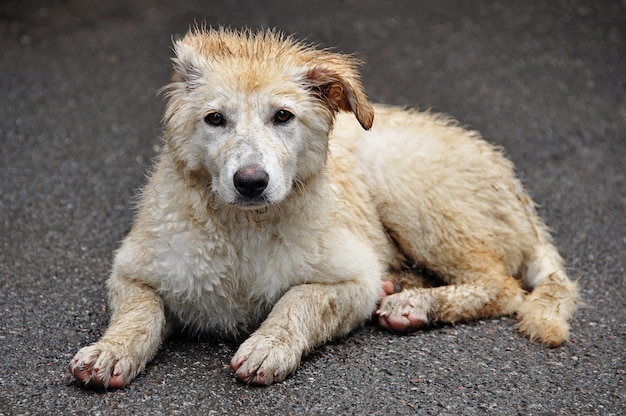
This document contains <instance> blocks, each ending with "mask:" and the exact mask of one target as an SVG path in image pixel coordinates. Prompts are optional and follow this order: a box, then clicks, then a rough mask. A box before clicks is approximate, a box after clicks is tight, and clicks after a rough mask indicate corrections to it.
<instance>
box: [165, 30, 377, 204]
mask: <svg viewBox="0 0 626 416" xmlns="http://www.w3.org/2000/svg"><path fill="white" fill-rule="evenodd" d="M174 49H175V52H176V57H175V58H174V60H173V61H174V75H173V82H172V83H171V84H170V85H168V86H167V87H166V91H167V96H168V97H169V101H168V104H167V109H166V113H165V122H166V138H167V141H168V146H169V147H170V149H171V151H172V152H173V157H174V160H175V162H176V164H177V167H178V168H179V169H182V170H184V171H186V172H194V173H196V174H198V173H201V174H203V175H205V176H208V178H207V180H208V181H210V188H211V192H213V193H214V194H215V195H216V196H217V197H218V199H219V200H221V201H222V202H223V203H225V204H228V205H236V206H241V207H245V208H252V209H254V208H260V207H263V206H265V205H267V204H278V203H280V202H281V201H282V200H284V199H285V198H286V197H287V195H289V193H290V191H291V190H292V188H293V187H294V186H298V184H297V183H298V182H304V181H306V179H307V178H309V177H310V176H312V175H314V174H316V173H317V172H319V171H320V170H321V169H323V168H324V165H325V162H326V154H327V140H328V134H329V131H330V129H331V128H332V124H333V119H334V116H335V114H336V112H337V111H340V110H344V111H352V112H354V114H355V116H356V117H357V119H358V120H359V122H360V123H361V125H362V126H363V127H364V128H366V129H369V128H370V127H371V124H372V121H373V110H372V108H371V106H370V105H369V103H368V101H367V98H366V96H365V94H364V93H363V90H362V87H361V84H360V82H359V80H358V74H357V72H356V65H357V62H356V61H355V60H354V59H353V58H351V57H348V56H344V55H339V54H334V53H330V52H327V51H319V50H315V49H314V48H312V47H310V46H307V45H303V44H300V43H296V42H294V41H293V40H291V39H289V38H284V37H283V36H281V35H280V34H277V33H274V32H262V33H261V32H260V33H258V34H254V33H251V32H244V33H238V32H231V31H228V30H219V31H216V30H208V31H204V30H195V31H191V32H190V33H189V34H188V35H187V36H186V37H185V38H183V39H182V40H180V41H177V42H175V44H174Z"/></svg>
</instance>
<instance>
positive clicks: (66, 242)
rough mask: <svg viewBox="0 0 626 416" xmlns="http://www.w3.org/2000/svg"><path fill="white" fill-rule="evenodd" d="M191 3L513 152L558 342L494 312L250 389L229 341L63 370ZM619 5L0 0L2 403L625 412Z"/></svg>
mask: <svg viewBox="0 0 626 416" xmlns="http://www.w3.org/2000/svg"><path fill="white" fill-rule="evenodd" d="M194 20H197V21H206V22H207V23H209V24H211V25H219V24H222V25H228V26H232V27H242V26H249V27H253V28H256V27H278V28H280V29H282V30H284V31H286V32H290V33H295V34H296V35H297V36H298V37H299V38H306V39H308V40H309V41H312V42H315V43H319V44H321V45H323V46H335V47H336V50H338V51H343V52H356V53H358V56H359V57H360V58H361V59H362V60H364V61H366V65H365V66H364V67H363V76H364V84H365V85H366V87H367V89H368V92H369V95H370V96H371V98H372V99H373V100H374V101H382V102H388V103H392V104H399V105H409V106H417V107H420V108H432V109H434V110H437V111H443V112H447V113H449V114H451V115H453V116H454V117H456V118H458V119H459V120H461V122H462V123H463V124H465V125H467V126H469V127H471V128H475V129H478V130H480V131H481V132H482V133H483V135H484V136H485V137H486V138H487V139H488V140H489V141H491V142H493V143H496V144H499V145H503V146H504V147H505V148H506V151H507V154H508V155H509V157H510V158H511V159H513V161H514V162H515V163H516V165H517V169H518V172H519V175H520V176H521V177H522V178H523V180H524V182H525V183H526V185H527V187H528V189H529V191H530V193H531V194H532V195H533V197H534V198H535V199H536V200H537V201H538V202H539V203H540V204H541V206H542V207H541V209H540V212H541V214H542V215H543V216H544V217H545V218H546V220H547V222H548V223H549V224H550V225H551V227H552V228H553V230H554V235H555V239H556V241H557V244H558V246H559V249H560V251H561V252H562V254H563V256H564V258H565V259H566V261H567V263H568V265H569V267H570V273H571V275H572V276H573V277H574V278H579V279H580V286H581V289H582V295H583V297H584V301H585V304H584V305H582V307H581V308H580V310H579V311H578V313H577V315H576V317H575V320H574V322H573V326H572V339H571V342H569V343H567V344H566V345H564V346H562V347H560V348H556V349H545V348H542V347H541V346H539V345H535V344H532V343H530V342H529V341H528V340H527V339H526V338H525V337H524V336H522V335H520V334H518V333H517V332H516V331H515V329H514V325H515V321H514V319H511V318H506V319H498V320H486V321H480V322H472V323H467V324H459V325H456V326H442V327H436V328H432V329H428V330H426V331H423V332H420V333H418V334H417V335H414V336H406V337H401V336H394V335H390V334H387V333H385V332H383V331H381V330H379V329H378V328H376V327H375V326H372V325H368V326H365V327H364V328H362V329H359V330H358V331H355V333H353V334H351V335H350V336H349V337H346V338H345V339H343V340H338V341H336V342H334V343H331V344H329V345H326V346H324V347H321V348H318V349H316V350H315V351H313V352H312V353H311V354H310V355H309V356H308V357H307V358H305V359H304V360H303V363H302V366H301V368H300V370H299V371H298V372H297V373H296V374H295V376H293V377H291V378H289V379H288V380H286V381H285V382H283V383H281V384H278V385H275V386H271V387H268V388H254V387H248V386H246V385H243V384H241V383H239V382H237V381H236V380H235V378H234V377H233V374H232V372H231V370H230V369H229V368H228V366H227V364H228V362H229V360H230V357H231V356H232V354H233V353H234V352H235V350H236V345H231V344H216V343H212V342H208V341H204V342H195V341H192V340H187V339H177V340H174V341H171V342H168V343H166V344H165V345H164V347H163V349H162V350H161V352H160V353H159V354H158V355H157V357H156V358H155V359H154V361H153V362H152V363H151V364H150V365H149V366H148V368H147V370H146V371H145V373H143V374H142V375H141V376H140V377H139V378H138V379H137V380H136V381H135V382H134V383H133V384H132V385H131V387H129V388H127V389H125V390H122V391H115V392H107V393H102V392H92V391H86V390H82V389H81V388H80V387H79V386H78V385H77V384H76V383H75V382H73V381H72V379H71V378H70V376H69V374H68V372H67V370H66V367H67V363H68V361H69V360H70V358H71V357H72V356H73V354H74V353H75V351H76V350H77V349H78V348H79V347H80V346H82V345H84V344H87V343H89V342H92V341H94V340H96V339H97V338H98V337H99V335H100V334H101V332H102V331H103V329H104V328H105V326H106V324H107V319H108V313H107V306H106V301H105V287H104V281H105V279H106V277H107V274H108V271H109V267H110V263H111V258H112V253H113V251H114V250H115V248H116V247H117V245H118V242H119V241H120V239H121V238H122V237H123V235H124V233H125V231H126V230H127V229H128V227H129V226H130V223H131V218H132V209H131V204H132V199H133V195H134V194H135V190H136V189H137V187H138V186H139V185H140V184H141V183H142V181H143V178H144V175H145V172H146V170H147V169H148V167H149V166H150V160H151V158H152V157H153V156H154V155H155V146H158V144H159V140H160V127H161V124H160V118H161V111H162V108H163V101H162V100H161V99H159V98H156V92H157V90H158V88H159V87H160V86H162V85H163V84H164V83H165V82H166V81H167V78H168V73H169V62H168V59H169V57H170V53H171V51H170V47H169V45H170V39H171V36H172V34H176V33H179V34H180V33H184V32H185V30H186V28H187V27H188V25H189V24H190V23H192V22H193V21H194ZM625 91H626V3H625V2H624V1H619V0H615V1H602V0H589V1H578V0H567V1H566V0H563V1H561V0H546V1H529V2H507V1H465V0H458V1H456V0H442V1H434V0H433V1H405V2H396V1H384V2H383V1H373V0H359V1H357V0H341V1H339V0H337V1H330V0H329V1H283V2H281V1H256V0H253V1H248V2H243V1H223V2H209V1H201V0H196V1H193V0H187V1H177V2H176V1H166V0H163V1H158V2H150V1H148V0H140V1H124V0H109V1H106V2H90V1H86V0H85V1H80V0H49V1H43V0H42V1H23V0H14V1H6V0H5V1H3V2H0V115H1V116H0V415H22V414H24V415H27V414H50V415H53V414H81V415H83V414H94V415H97V414H122V415H126V414H128V415H130V414H145V415H159V414H163V415H171V414H216V415H221V414H229V415H231V414H232V415H236V414H246V415H247V414H281V415H286V414H294V415H304V414H369V415H396V414H397V415H412V414H507V415H508V414H520V415H548V414H602V415H610V414H615V415H620V414H621V415H623V414H626V386H625V378H626V374H625V373H626V370H625V365H624V356H625V354H626V353H625V350H626V317H625V315H626V314H625V309H626V302H625V299H626V297H625V290H624V283H625V282H624V268H625V257H626V256H625V254H626V92H625Z"/></svg>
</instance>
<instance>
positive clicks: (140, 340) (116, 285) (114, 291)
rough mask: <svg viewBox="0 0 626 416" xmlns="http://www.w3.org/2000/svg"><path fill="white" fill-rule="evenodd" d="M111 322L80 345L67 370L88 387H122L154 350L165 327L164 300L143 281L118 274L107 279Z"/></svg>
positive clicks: (138, 370)
mask: <svg viewBox="0 0 626 416" xmlns="http://www.w3.org/2000/svg"><path fill="white" fill-rule="evenodd" d="M108 286H109V298H110V299H109V300H110V304H111V307H112V309H113V313H112V316H111V322H110V324H109V327H108V328H107V330H106V332H105V333H104V335H103V336H102V338H100V340H99V341H98V342H96V343H94V344H92V345H89V346H87V347H84V348H82V349H80V350H79V351H78V352H77V353H76V356H75V357H74V358H73V359H72V361H71V362H70V372H71V373H72V374H73V375H74V377H76V379H77V380H78V381H80V382H82V383H83V384H85V385H87V386H89V387H103V388H122V387H124V386H126V385H128V383H130V382H131V381H132V380H133V379H134V378H135V377H136V376H137V374H138V373H139V372H140V371H141V370H143V368H144V367H145V365H146V363H147V362H148V360H149V359H151V358H152V357H153V355H154V354H155V353H156V351H157V349H158V348H159V345H160V343H161V341H162V339H163V335H164V331H165V324H166V319H165V313H164V309H163V301H162V299H161V297H160V296H159V295H158V294H157V293H156V291H155V290H154V289H153V288H151V287H149V286H147V285H145V284H142V283H138V282H135V281H132V280H130V279H126V278H123V277H119V276H113V277H111V279H109V281H108Z"/></svg>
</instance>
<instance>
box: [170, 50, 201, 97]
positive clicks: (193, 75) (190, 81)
mask: <svg viewBox="0 0 626 416" xmlns="http://www.w3.org/2000/svg"><path fill="white" fill-rule="evenodd" d="M174 54H175V55H174V58H172V65H173V67H174V72H173V74H172V82H181V83H184V84H186V85H187V89H189V88H191V87H193V85H194V84H195V82H196V81H197V80H199V79H200V78H201V77H202V70H201V69H200V61H199V60H198V52H197V51H196V50H195V49H194V48H193V47H192V46H191V45H188V44H187V43H185V42H184V40H178V41H176V42H175V43H174Z"/></svg>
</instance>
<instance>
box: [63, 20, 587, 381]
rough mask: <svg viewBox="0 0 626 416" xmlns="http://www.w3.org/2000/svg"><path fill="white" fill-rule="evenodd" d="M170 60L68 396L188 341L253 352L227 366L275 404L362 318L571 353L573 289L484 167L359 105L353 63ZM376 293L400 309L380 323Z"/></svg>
mask: <svg viewBox="0 0 626 416" xmlns="http://www.w3.org/2000/svg"><path fill="white" fill-rule="evenodd" d="M174 48H175V52H176V57H175V58H174V60H173V62H174V75H173V77H172V83H171V84H170V85H168V86H167V87H166V88H165V94H166V96H167V98H168V103H167V108H166V112H165V143H164V145H163V149H162V152H161V155H160V157H159V160H158V162H157V164H156V167H155V169H154V172H153V174H152V176H151V177H150V179H149V182H148V183H147V185H146V186H145V188H144V189H143V192H142V194H141V199H140V203H139V209H138V213H137V217H136V220H135V223H134V226H133V228H132V230H131V232H130V234H129V235H128V236H127V237H126V239H125V240H124V242H123V244H122V246H121V248H120V249H119V251H118V252H117V254H116V257H115V262H114V265H113V271H112V275H111V277H110V279H109V281H108V288H109V294H110V304H111V308H112V317H111V322H110V325H109V328H108V329H107V331H106V332H105V334H104V335H103V337H102V338H101V339H100V340H99V341H98V342H96V343H94V344H92V345H90V346H88V347H85V348H83V349H81V350H80V351H79V352H78V353H77V354H76V356H75V357H74V359H73V360H72V361H71V363H70V371H71V372H72V373H73V374H74V376H75V377H76V378H77V379H78V380H80V381H81V382H83V383H85V384H87V385H90V386H100V387H109V388H120V387H123V386H125V385H127V384H128V383H129V382H130V381H131V380H132V379H133V378H134V377H135V376H136V375H137V374H138V373H139V372H140V371H141V370H142V369H143V368H144V367H145V365H146V363H147V362H148V360H150V359H151V358H152V357H153V355H154V354H155V353H156V351H157V349H158V348H159V345H160V343H161V342H162V341H163V340H164V339H165V338H166V337H167V336H168V335H169V334H171V333H172V332H173V331H178V330H182V329H186V330H188V331H191V332H194V333H202V334H209V335H211V336H215V337H238V336H241V335H246V334H248V333H250V332H252V333H251V335H250V336H249V338H247V340H245V342H243V344H242V345H241V346H240V348H239V350H238V351H237V353H236V354H235V356H234V357H233V360H232V362H231V366H232V367H233V369H234V370H235V372H236V375H237V377H238V378H240V379H241V380H243V381H246V382H251V383H257V384H270V383H272V382H276V381H280V380H283V379H284V378H285V377H286V376H288V375H289V374H291V373H293V372H294V371H295V370H296V368H297V367H298V364H299V362H300V359H301V357H302V355H303V354H304V353H306V352H307V351H309V350H310V349H311V348H313V347H315V346H316V345H320V344H321V343H324V342H325V341H327V340H329V339H332V338H335V337H338V336H341V335H344V334H347V333H348V332H350V331H351V330H353V329H354V328H356V327H357V326H359V325H361V324H362V323H363V322H365V321H366V320H368V319H369V318H370V317H371V316H372V313H374V312H375V313H376V314H377V316H378V319H379V322H380V324H381V325H382V326H383V327H385V328H388V329H390V330H394V331H398V332H404V331H413V330H416V329H418V328H419V327H421V326H423V325H426V324H429V323H433V322H457V321H462V320H471V319H478V318H485V317H495V316H502V315H509V314H516V315H517V316H518V318H519V329H520V330H521V331H522V332H524V333H526V334H527V335H528V336H529V337H530V338H531V339H532V340H537V341H540V342H542V343H544V344H547V345H550V346H556V345H559V344H561V343H562V342H564V341H565V340H566V339H567V337H568V332H569V323H568V322H569V320H570V318H571V316H572V314H573V312H574V309H575V304H576V299H577V288H576V284H575V283H574V282H572V281H570V280H569V279H568V277H567V276H566V273H565V270H564V268H563V264H562V260H561V257H560V256H559V254H558V252H557V250H556V249H555V247H554V245H553V242H552V239H551V237H550V235H549V232H548V229H547V227H546V226H545V225H544V223H543V221H542V220H541V219H540V218H539V217H538V216H537V213H536V212H535V207H534V204H533V202H532V201H531V199H530V198H529V196H528V194H527V193H526V191H525V190H524V189H523V187H522V185H521V183H520V181H519V180H518V179H516V177H515V175H514V172H513V166H512V164H511V162H509V161H508V160H507V159H506V158H505V157H504V156H503V155H502V152H501V151H500V150H499V149H496V148H494V147H493V146H491V145H489V144H488V143H487V142H485V141H484V140H482V139H481V138H480V137H479V135H478V134H477V133H476V132H470V131H467V130H464V129H463V128H461V127H459V126H457V125H456V123H455V122H454V121H452V120H450V119H449V118H446V117H444V116H441V115H436V114H430V113H427V112H418V111H413V110H404V109H399V108H392V107H386V106H380V105H376V106H372V105H370V104H369V102H368V100H367V97H366V96H365V94H364V92H363V88H362V86H361V83H360V81H359V76H358V72H357V66H358V62H357V61H356V60H355V59H353V58H352V57H349V56H346V55H341V54H336V53H333V52H330V51H327V50H318V49H315V48H314V47H312V46H310V45H305V44H302V43H299V42H297V41H294V40H293V39H291V38H289V37H285V36H283V35H281V34H280V33H277V32H274V31H265V32H251V31H244V32H236V31H231V30H226V29H218V30H213V29H201V28H197V29H193V30H191V31H190V32H189V33H188V34H187V36H186V37H184V38H183V39H181V40H178V41H176V42H175V45H174ZM374 117H375V118H376V123H375V124H373V121H374ZM407 264H419V265H420V266H421V267H424V268H425V269H427V270H429V271H430V272H432V273H433V274H435V275H436V276H437V279H439V283H440V284H437V285H431V286H428V287H420V284H419V283H420V281H419V277H418V276H417V275H414V274H412V273H410V271H407V268H406V265H407ZM383 280H395V281H401V282H402V283H403V285H404V287H405V290H403V291H401V292H399V293H393V294H389V296H386V297H383V299H382V301H381V302H380V304H379V305H378V309H377V303H378V302H379V300H380V297H381V288H382V287H383V284H382V282H383ZM422 286H423V285H422ZM259 325H260V326H259Z"/></svg>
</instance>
